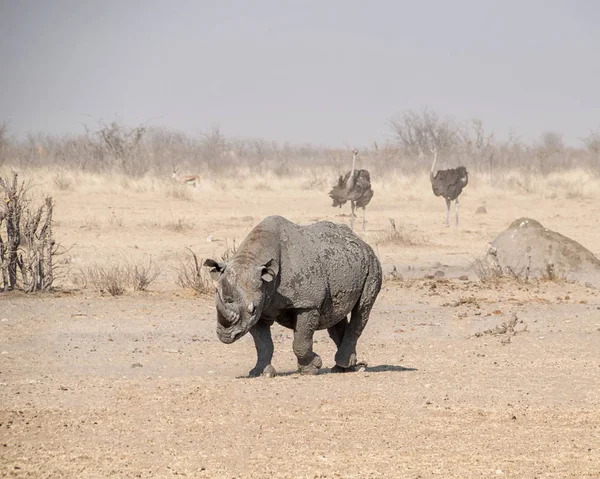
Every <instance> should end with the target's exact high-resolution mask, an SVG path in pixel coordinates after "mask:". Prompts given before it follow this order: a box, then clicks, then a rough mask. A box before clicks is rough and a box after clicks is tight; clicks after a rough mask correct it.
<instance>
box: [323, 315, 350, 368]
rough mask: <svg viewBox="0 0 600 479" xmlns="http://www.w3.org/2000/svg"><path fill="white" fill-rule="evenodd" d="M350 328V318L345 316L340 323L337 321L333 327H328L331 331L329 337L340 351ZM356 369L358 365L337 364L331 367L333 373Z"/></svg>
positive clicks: (328, 330)
mask: <svg viewBox="0 0 600 479" xmlns="http://www.w3.org/2000/svg"><path fill="white" fill-rule="evenodd" d="M347 328H348V319H346V318H344V319H342V320H341V321H340V322H339V323H336V324H335V325H334V326H332V327H331V328H327V332H328V333H329V337H330V338H331V339H332V340H333V342H334V343H335V345H336V346H337V347H338V351H339V348H340V346H341V345H342V342H343V340H344V335H345V334H346V329H347ZM352 371H356V367H354V366H352V367H348V368H344V367H341V366H338V365H337V364H336V365H335V366H334V367H332V368H331V372H332V373H347V372H352Z"/></svg>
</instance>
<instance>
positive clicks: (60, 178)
mask: <svg viewBox="0 0 600 479" xmlns="http://www.w3.org/2000/svg"><path fill="white" fill-rule="evenodd" d="M53 182H54V185H55V186H56V187H57V188H58V189H59V190H60V191H71V190H72V189H73V180H72V179H71V178H69V177H68V176H67V175H66V174H65V173H64V171H58V172H57V173H56V174H55V175H54V178H53Z"/></svg>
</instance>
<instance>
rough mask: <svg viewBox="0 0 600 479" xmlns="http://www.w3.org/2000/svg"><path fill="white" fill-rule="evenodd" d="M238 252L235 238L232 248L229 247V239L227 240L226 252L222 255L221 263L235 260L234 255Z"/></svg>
mask: <svg viewBox="0 0 600 479" xmlns="http://www.w3.org/2000/svg"><path fill="white" fill-rule="evenodd" d="M236 251H237V245H236V243H235V238H234V239H233V241H232V244H231V246H229V241H227V238H225V251H223V253H222V254H221V261H223V262H224V263H226V262H227V261H229V260H230V259H231V258H233V255H234V254H235V253H236Z"/></svg>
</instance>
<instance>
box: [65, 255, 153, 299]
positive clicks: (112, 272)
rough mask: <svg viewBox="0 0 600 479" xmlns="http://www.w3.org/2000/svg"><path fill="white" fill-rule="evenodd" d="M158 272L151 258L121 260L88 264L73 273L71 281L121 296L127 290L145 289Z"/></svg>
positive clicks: (81, 286)
mask: <svg viewBox="0 0 600 479" xmlns="http://www.w3.org/2000/svg"><path fill="white" fill-rule="evenodd" d="M160 273H161V272H160V269H159V268H158V267H157V266H156V265H155V264H154V263H153V262H152V259H149V260H148V261H147V262H145V263H137V262H135V261H133V260H123V261H120V262H118V263H115V264H110V265H106V266H101V265H98V264H93V265H92V266H88V267H87V268H84V269H81V270H80V271H79V272H78V273H77V274H75V275H74V276H73V278H72V281H73V283H74V284H75V285H76V286H78V287H80V288H87V287H88V285H91V286H92V287H93V288H94V289H95V290H96V291H98V292H99V293H108V294H110V295H111V296H121V295H122V294H124V293H125V292H126V291H127V290H132V291H147V289H148V287H149V286H150V285H151V284H152V283H153V282H154V281H156V279H157V278H158V277H159V276H160Z"/></svg>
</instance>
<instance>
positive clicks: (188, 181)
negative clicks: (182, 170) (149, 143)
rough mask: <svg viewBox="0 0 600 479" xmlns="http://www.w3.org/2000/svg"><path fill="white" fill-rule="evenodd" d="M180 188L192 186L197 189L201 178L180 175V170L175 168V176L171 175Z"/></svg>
mask: <svg viewBox="0 0 600 479" xmlns="http://www.w3.org/2000/svg"><path fill="white" fill-rule="evenodd" d="M171 178H173V179H174V180H175V181H177V183H179V184H180V186H183V185H190V186H193V187H194V188H196V186H197V184H198V183H199V182H200V177H199V176H198V175H182V176H180V175H179V168H176V167H175V166H174V167H173V174H172V175H171Z"/></svg>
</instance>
